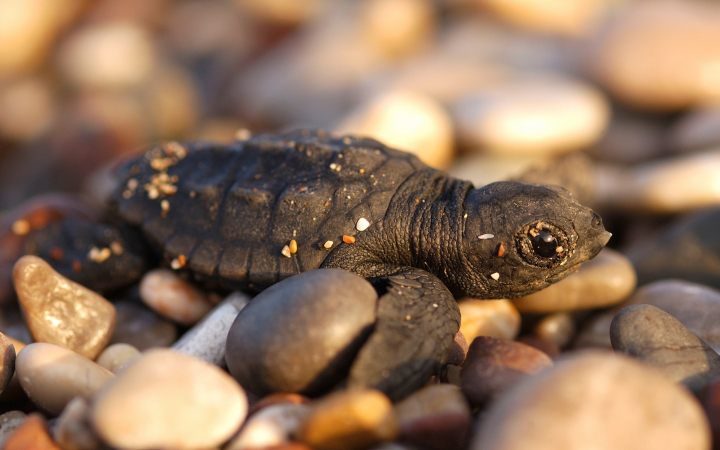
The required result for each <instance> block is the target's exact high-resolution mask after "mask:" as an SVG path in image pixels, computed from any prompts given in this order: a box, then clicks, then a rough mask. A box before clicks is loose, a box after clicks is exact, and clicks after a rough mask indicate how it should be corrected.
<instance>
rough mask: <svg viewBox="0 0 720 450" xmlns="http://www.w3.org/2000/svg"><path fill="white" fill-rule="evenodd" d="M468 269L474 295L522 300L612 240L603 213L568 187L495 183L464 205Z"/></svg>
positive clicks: (467, 289) (464, 278)
mask: <svg viewBox="0 0 720 450" xmlns="http://www.w3.org/2000/svg"><path fill="white" fill-rule="evenodd" d="M464 209H465V214H467V217H466V218H465V219H464V220H465V222H464V230H463V242H462V254H463V259H464V264H463V271H464V272H465V273H464V274H462V275H461V276H459V277H453V278H454V280H453V281H454V283H453V284H455V285H456V287H457V288H458V290H459V291H461V292H463V293H464V294H466V295H468V296H471V297H474V298H516V297H520V296H523V295H527V294H530V293H532V292H535V291H538V290H540V289H543V288H545V287H547V286H549V285H551V284H552V283H555V282H557V281H559V280H561V279H563V278H565V277H566V276H568V275H569V274H571V273H573V272H575V270H576V269H577V267H578V266H579V265H580V264H581V263H583V262H585V261H587V260H589V259H591V258H593V257H594V256H595V255H597V254H598V252H600V250H601V249H602V248H603V247H604V246H605V244H606V243H607V242H608V240H609V239H610V236H611V235H610V233H609V232H607V231H605V228H604V227H603V224H602V219H601V218H600V216H599V215H598V214H597V213H596V212H595V211H593V210H591V209H590V208H587V207H585V206H582V205H580V204H579V203H577V202H576V201H575V200H574V199H573V197H572V195H571V194H570V193H569V192H568V191H567V190H565V189H563V188H561V187H558V186H549V185H529V184H521V183H517V182H510V181H508V182H498V183H492V184H489V185H487V186H485V187H482V188H479V189H473V190H471V191H470V192H469V193H468V196H467V197H466V199H465V203H464Z"/></svg>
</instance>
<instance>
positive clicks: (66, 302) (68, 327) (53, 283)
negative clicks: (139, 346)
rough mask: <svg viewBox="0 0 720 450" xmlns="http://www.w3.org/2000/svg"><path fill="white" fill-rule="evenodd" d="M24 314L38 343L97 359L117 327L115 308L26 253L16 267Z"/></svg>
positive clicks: (14, 280)
mask: <svg viewBox="0 0 720 450" xmlns="http://www.w3.org/2000/svg"><path fill="white" fill-rule="evenodd" d="M13 282H14V283H15V290H16V291H17V295H18V299H19V301H20V304H21V306H22V309H23V315H24V316H25V320H26V322H27V324H28V328H30V332H31V333H32V335H33V338H35V340H36V341H37V342H49V343H51V344H56V345H60V346H62V347H65V348H69V349H70V350H73V351H75V352H77V353H79V354H81V355H83V356H85V357H86V358H88V359H94V358H95V357H96V356H97V355H98V354H99V353H100V352H101V351H102V349H103V348H105V346H106V345H107V344H108V342H109V341H110V338H111V337H112V333H113V330H114V329H115V321H116V314H115V307H114V306H113V305H112V303H110V302H108V301H107V300H105V299H104V298H103V297H101V296H100V295H98V294H96V293H95V292H93V291H91V290H90V289H87V288H85V287H83V286H81V285H79V284H77V283H75V282H73V281H70V280H68V279H67V278H65V277H63V276H62V275H60V274H59V273H57V272H55V270H53V268H52V267H50V265H49V264H48V263H46V262H45V261H43V260H42V259H40V258H38V257H36V256H23V257H22V258H20V259H19V260H18V262H17V263H15V267H14V268H13Z"/></svg>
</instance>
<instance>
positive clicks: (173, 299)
mask: <svg viewBox="0 0 720 450" xmlns="http://www.w3.org/2000/svg"><path fill="white" fill-rule="evenodd" d="M140 298H142V300H143V302H145V304H146V305H147V306H149V307H150V308H151V309H152V310H153V311H155V312H157V313H158V314H161V315H163V316H165V317H167V318H168V319H170V320H173V321H175V322H177V323H179V324H182V325H186V326H189V325H194V324H196V323H197V322H198V321H200V319H202V318H203V317H205V314H207V313H208V312H210V310H211V309H212V307H213V305H212V303H211V302H210V300H209V298H208V296H207V294H205V293H204V292H201V291H200V290H198V289H197V288H196V287H194V286H193V285H192V284H190V283H189V282H187V281H185V280H184V279H182V278H180V277H179V276H178V275H177V274H175V272H173V271H171V270H169V269H155V270H151V271H150V272H148V273H146V274H145V275H143V277H142V279H141V280H140Z"/></svg>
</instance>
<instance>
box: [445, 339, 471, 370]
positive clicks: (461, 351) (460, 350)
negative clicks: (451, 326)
mask: <svg viewBox="0 0 720 450" xmlns="http://www.w3.org/2000/svg"><path fill="white" fill-rule="evenodd" d="M467 352H468V343H467V341H466V340H465V336H463V334H462V333H461V332H460V331H458V332H457V333H455V337H454V338H453V344H452V347H450V354H449V355H448V360H447V363H448V364H454V365H456V366H459V365H460V364H462V362H463V361H465V356H467Z"/></svg>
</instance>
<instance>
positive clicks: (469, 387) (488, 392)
mask: <svg viewBox="0 0 720 450" xmlns="http://www.w3.org/2000/svg"><path fill="white" fill-rule="evenodd" d="M552 364H553V363H552V360H551V359H550V357H549V356H548V355H546V354H545V353H543V352H541V351H540V350H538V349H536V348H534V347H530V346H529V345H525V344H522V343H520V342H517V341H510V340H507V339H498V338H494V337H490V336H480V337H478V338H476V339H475V340H474V341H473V343H472V344H470V350H469V351H468V356H467V359H466V360H465V363H463V366H462V371H461V372H460V379H461V383H462V391H463V393H464V394H465V397H467V399H468V401H469V402H470V404H471V405H474V406H482V405H485V404H486V403H487V402H489V401H491V400H493V399H494V398H496V397H498V396H499V395H501V394H502V392H504V391H505V390H507V389H508V388H510V387H511V386H513V385H514V384H516V383H517V382H518V381H519V380H520V379H521V378H522V377H523V376H525V375H527V374H530V373H534V372H537V371H539V370H542V369H545V368H547V367H550V366H552Z"/></svg>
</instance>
